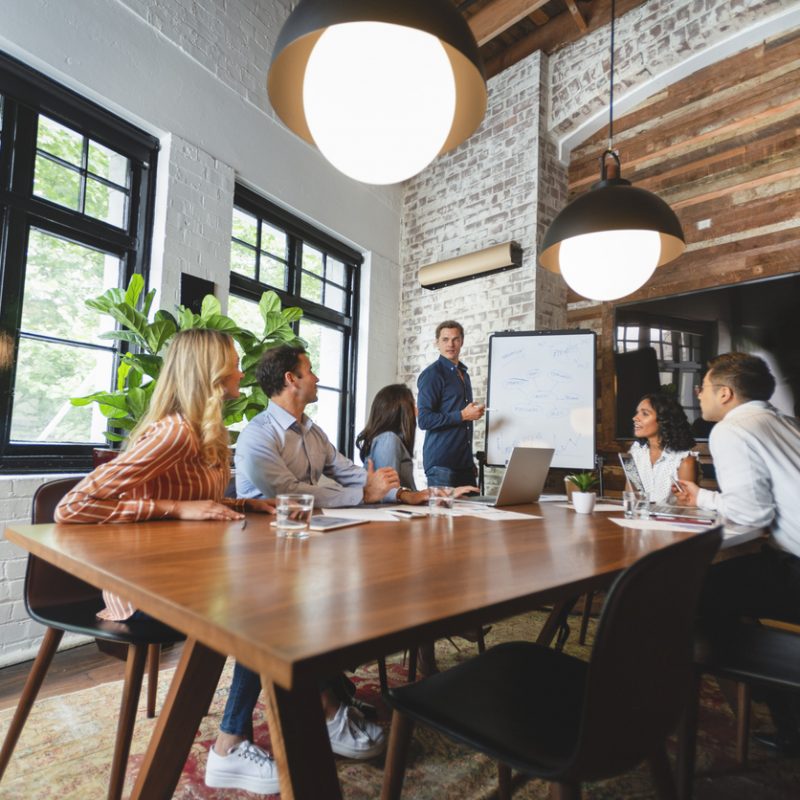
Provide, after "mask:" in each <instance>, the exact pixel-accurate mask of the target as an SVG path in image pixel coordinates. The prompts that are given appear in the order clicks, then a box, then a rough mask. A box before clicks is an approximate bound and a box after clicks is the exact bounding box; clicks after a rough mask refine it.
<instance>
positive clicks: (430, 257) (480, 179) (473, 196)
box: [399, 53, 566, 478]
mask: <svg viewBox="0 0 800 800" xmlns="http://www.w3.org/2000/svg"><path fill="white" fill-rule="evenodd" d="M546 61H547V57H546V56H543V55H542V54H541V53H534V54H533V55H532V56H530V57H528V58H527V59H525V60H524V61H522V62H520V63H518V64H516V65H515V66H514V67H512V68H511V69H508V70H505V71H504V72H502V73H501V74H500V75H498V76H496V77H495V78H493V79H492V80H491V81H490V84H489V105H488V109H487V113H486V118H485V119H484V122H483V125H482V126H481V128H480V130H479V131H478V132H477V133H476V134H474V135H473V136H472V137H471V138H470V139H469V140H468V141H467V142H466V143H465V144H463V145H462V146H461V147H459V148H457V149H456V150H455V151H454V152H452V153H450V154H448V155H446V156H444V157H442V158H440V159H438V160H437V161H435V162H434V164H433V165H432V166H431V167H429V168H428V169H427V170H425V171H424V172H423V173H421V174H420V175H419V176H417V177H416V178H414V179H412V180H411V181H409V183H408V185H407V189H406V193H405V202H404V206H403V238H402V246H401V263H402V269H403V286H402V298H401V309H400V313H401V326H402V327H401V331H400V357H399V379H400V380H401V381H404V382H405V383H407V384H408V385H409V386H412V387H414V388H416V379H417V375H418V374H419V373H420V371H421V370H422V369H423V368H424V367H425V366H426V365H427V364H429V363H430V362H432V361H433V360H435V359H436V358H437V357H438V352H437V351H436V349H435V347H434V346H433V339H434V330H435V327H436V325H437V324H438V323H439V322H440V321H442V320H444V319H450V318H452V319H457V320H458V321H459V322H461V324H462V325H463V326H464V328H465V343H464V348H463V350H462V358H463V361H464V363H466V364H467V365H468V366H469V368H470V375H471V377H472V384H473V391H474V394H475V398H476V399H477V400H484V399H485V398H486V390H487V368H488V343H489V335H490V334H491V333H493V332H495V331H499V330H504V329H509V328H510V329H514V330H534V329H536V328H537V327H540V324H539V320H538V319H537V304H538V305H539V306H540V307H541V313H542V317H543V318H544V320H545V321H546V323H547V324H548V326H558V325H559V324H560V323H561V321H562V320H561V317H562V316H563V313H564V311H563V309H564V308H565V304H564V297H563V289H562V287H561V285H560V282H559V280H560V279H558V278H556V277H555V276H548V275H544V273H543V271H542V270H541V269H539V268H537V266H536V258H537V238H538V237H539V230H540V228H541V226H542V225H546V224H547V223H548V222H549V220H550V219H551V218H552V215H553V214H554V213H555V210H556V209H558V208H559V207H560V205H561V204H562V202H563V199H564V197H565V196H566V195H565V192H566V189H565V187H566V177H565V173H564V169H563V167H561V166H560V165H558V164H557V162H555V160H554V158H553V156H554V153H555V149H554V147H553V145H552V143H551V142H550V141H549V140H548V139H547V137H546V135H543V134H544V130H545V123H546V120H545V119H544V109H545V107H546V103H544V102H543V98H544V97H545V96H546V93H545V90H546V80H547V64H546ZM540 214H543V215H544V217H545V220H546V221H544V222H541V223H540V222H539V219H538V218H539V215H540ZM508 240H515V241H517V242H519V244H520V245H521V246H522V248H523V251H524V254H523V263H522V266H521V267H520V268H517V269H512V270H509V271H507V272H503V273H499V274H497V275H490V276H487V277H480V278H476V279H473V280H471V281H468V282H465V283H461V284H458V285H456V286H450V287H446V288H443V289H437V290H435V291H430V290H427V289H422V288H421V287H420V285H419V281H418V280H417V272H418V270H419V268H420V267H421V266H423V265H425V264H427V263H430V262H434V261H441V260H444V259H447V258H452V257H453V256H456V255H460V254H467V253H471V252H474V251H477V250H481V249H483V248H485V247H488V246H490V245H492V244H495V243H499V242H504V241H508ZM540 283H541V285H542V286H543V289H542V294H543V296H544V299H543V300H540V301H537V297H538V293H539V291H540ZM421 439H422V437H420V441H418V443H417V454H418V456H419V454H420V453H421ZM483 439H484V430H483V423H482V422H480V423H478V424H477V425H476V428H475V447H476V449H480V448H481V447H482V444H483ZM420 460H421V459H419V458H418V461H420ZM420 478H421V474H420Z"/></svg>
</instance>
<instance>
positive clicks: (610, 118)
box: [608, 0, 617, 150]
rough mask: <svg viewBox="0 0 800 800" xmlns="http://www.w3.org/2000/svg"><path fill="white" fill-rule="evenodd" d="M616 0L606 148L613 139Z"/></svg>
mask: <svg viewBox="0 0 800 800" xmlns="http://www.w3.org/2000/svg"><path fill="white" fill-rule="evenodd" d="M616 6H617V3H616V0H611V65H610V72H611V85H610V87H609V92H608V149H609V150H611V149H612V144H611V143H612V141H613V139H614V21H615V20H616V18H617V14H616Z"/></svg>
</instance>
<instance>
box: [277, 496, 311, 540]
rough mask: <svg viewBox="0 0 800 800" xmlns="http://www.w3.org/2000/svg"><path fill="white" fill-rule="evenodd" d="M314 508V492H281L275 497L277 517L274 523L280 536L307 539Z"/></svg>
mask: <svg viewBox="0 0 800 800" xmlns="http://www.w3.org/2000/svg"><path fill="white" fill-rule="evenodd" d="M313 510H314V495H313V494H279V495H278V496H277V497H276V498H275V515H276V518H275V522H273V523H272V524H273V525H274V526H275V528H276V529H277V531H276V532H277V534H278V536H286V537H289V538H291V539H305V538H306V537H307V536H308V525H309V523H310V521H311V512H312V511H313Z"/></svg>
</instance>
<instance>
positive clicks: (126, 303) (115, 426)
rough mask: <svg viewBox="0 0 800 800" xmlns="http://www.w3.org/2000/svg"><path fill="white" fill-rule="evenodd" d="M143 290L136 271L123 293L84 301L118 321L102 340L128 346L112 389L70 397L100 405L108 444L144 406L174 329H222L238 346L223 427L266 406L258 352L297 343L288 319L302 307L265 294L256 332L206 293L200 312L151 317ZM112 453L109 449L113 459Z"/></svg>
mask: <svg viewBox="0 0 800 800" xmlns="http://www.w3.org/2000/svg"><path fill="white" fill-rule="evenodd" d="M143 289H144V279H143V278H142V276H141V275H138V274H137V275H134V276H133V277H132V278H131V281H130V283H129V284H128V288H127V289H126V290H125V291H123V290H122V289H118V288H114V289H109V290H108V291H106V292H104V293H103V294H102V295H100V296H99V297H94V298H91V299H89V300H87V301H86V305H87V306H89V308H92V309H95V310H96V311H100V312H101V313H103V314H107V315H108V316H110V317H111V318H112V319H114V320H115V321H116V322H117V323H118V324H119V327H118V328H116V329H115V330H113V331H108V332H107V333H103V334H101V338H103V339H116V340H117V341H122V342H127V343H128V345H130V346H131V349H129V350H128V351H127V352H126V353H125V354H124V355H123V356H122V358H121V359H120V362H119V366H118V368H117V381H116V389H115V390H114V391H110V392H109V391H98V392H94V393H92V394H90V395H87V396H85V397H73V398H71V399H70V402H71V403H72V404H73V405H75V406H85V405H88V404H90V403H97V404H98V405H99V407H100V411H101V412H102V414H103V415H104V416H105V417H107V418H108V430H107V431H106V432H105V437H106V439H107V440H108V441H109V442H110V443H112V446H113V445H117V446H118V444H119V443H120V442H123V441H124V440H125V437H126V436H127V435H128V433H129V432H130V431H131V430H132V429H133V427H134V426H135V425H136V423H137V422H138V421H139V420H140V419H141V417H142V416H143V415H144V413H145V411H146V410H147V407H148V405H149V403H150V397H151V396H152V394H153V389H154V388H155V385H156V381H157V380H158V375H159V373H160V371H161V365H162V362H163V355H162V354H163V352H164V349H165V347H166V345H167V344H168V343H169V340H170V339H171V338H172V336H173V335H174V334H175V333H176V332H177V331H179V330H186V329H189V328H211V329H214V330H220V331H225V332H227V333H229V334H230V335H231V336H232V337H233V339H234V340H235V341H236V342H237V344H238V345H239V349H240V350H241V353H242V356H241V369H242V372H244V378H242V382H241V394H240V396H239V397H238V398H236V399H235V400H229V401H228V402H227V403H226V404H225V409H224V414H225V424H226V425H228V426H230V425H234V424H236V423H238V422H241V421H242V419H248V420H249V419H252V418H253V417H254V416H255V415H256V414H258V413H259V412H260V411H263V410H264V409H265V408H266V407H267V403H268V402H269V401H268V398H267V396H266V395H265V394H264V392H263V391H262V390H261V387H260V386H259V385H258V381H257V380H256V376H255V368H256V365H257V364H258V361H259V359H260V358H261V355H262V353H263V352H264V351H265V350H267V349H269V348H270V347H276V346H277V345H280V344H284V343H287V344H293V343H299V344H302V340H300V339H298V337H297V336H296V334H295V332H294V330H293V329H292V323H293V322H295V321H296V320H298V319H300V317H302V315H303V312H302V310H301V309H299V308H294V307H293V308H284V309H282V308H281V302H280V299H279V298H278V295H277V294H275V292H271V291H270V292H264V294H263V295H262V296H261V300H260V301H259V304H258V309H259V312H260V314H261V317H262V319H263V320H264V329H263V330H262V331H261V332H260V333H256V332H254V331H249V330H246V329H245V328H242V327H240V326H239V325H237V323H236V322H235V321H234V320H232V319H231V318H230V317H227V316H225V315H223V314H222V313H221V308H220V304H219V300H217V298H216V297H214V295H210V294H209V295H206V296H205V297H204V298H203V303H202V306H201V310H200V313H199V314H194V313H193V312H192V311H191V310H190V309H188V308H185V307H184V306H178V308H177V310H176V313H175V315H173V314H171V313H170V312H168V311H164V310H159V311H156V312H155V314H154V315H153V318H152V320H151V319H150V309H151V307H152V304H153V299H154V297H155V289H151V290H150V291H149V292H148V293H147V294H146V295H145V296H144V298H142V300H141V303H140V298H141V294H142V291H143ZM235 438H236V432H235V431H232V432H231V439H232V440H235ZM115 452H116V451H115V450H112V451H111V454H112V457H113V454H114V453H115ZM101 460H102V459H101Z"/></svg>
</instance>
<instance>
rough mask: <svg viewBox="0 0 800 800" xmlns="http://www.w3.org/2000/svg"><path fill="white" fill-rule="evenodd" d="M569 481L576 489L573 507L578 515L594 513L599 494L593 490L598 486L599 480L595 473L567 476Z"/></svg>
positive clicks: (577, 473)
mask: <svg viewBox="0 0 800 800" xmlns="http://www.w3.org/2000/svg"><path fill="white" fill-rule="evenodd" d="M567 480H568V481H569V482H570V483H571V484H572V485H573V486H574V487H575V491H573V492H572V505H573V506H574V507H575V511H577V512H578V514H591V513H592V511H594V502H595V499H596V498H597V492H593V491H591V489H592V488H593V487H594V486H595V485H596V484H597V478H596V477H595V475H594V473H593V472H576V473H575V474H574V475H567Z"/></svg>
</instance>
